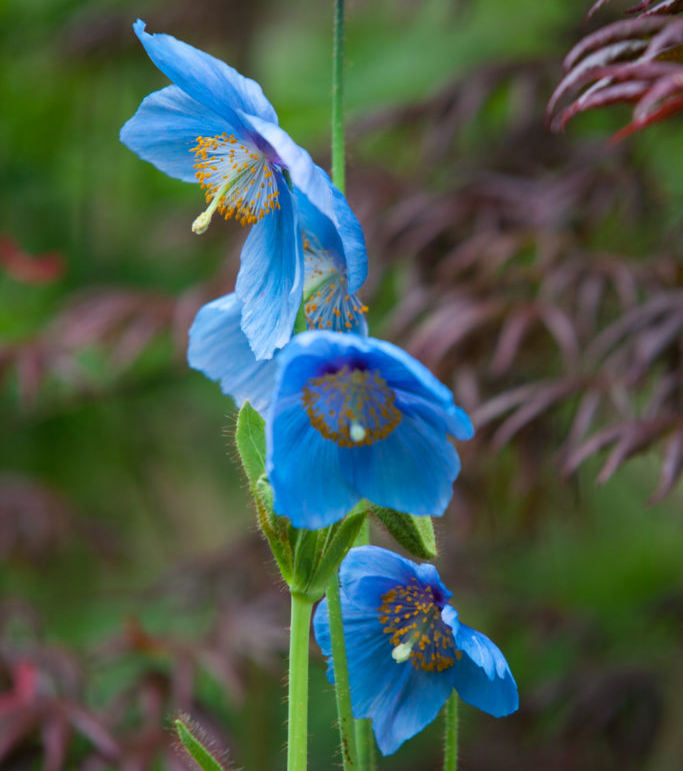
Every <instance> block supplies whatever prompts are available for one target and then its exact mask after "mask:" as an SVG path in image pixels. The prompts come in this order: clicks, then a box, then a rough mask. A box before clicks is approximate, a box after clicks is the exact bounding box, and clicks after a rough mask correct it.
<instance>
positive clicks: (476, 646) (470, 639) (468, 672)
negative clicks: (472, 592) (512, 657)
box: [452, 623, 519, 717]
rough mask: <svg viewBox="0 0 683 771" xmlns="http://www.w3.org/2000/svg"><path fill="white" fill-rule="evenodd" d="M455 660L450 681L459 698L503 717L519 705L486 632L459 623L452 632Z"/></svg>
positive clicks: (511, 681)
mask: <svg viewBox="0 0 683 771" xmlns="http://www.w3.org/2000/svg"><path fill="white" fill-rule="evenodd" d="M455 645H456V648H457V649H458V650H460V651H462V654H463V655H462V657H461V658H460V660H459V661H457V660H456V662H455V665H454V667H453V669H452V671H453V685H454V686H455V690H456V691H457V692H458V694H459V695H460V698H461V699H462V700H463V701H466V702H467V703H468V704H471V705H472V706H473V707H477V708H479V709H481V710H483V711H484V712H488V714H489V715H493V716H494V717H503V716H505V715H509V714H510V713H511V712H514V711H515V710H516V709H517V708H518V707H519V695H518V693H517V684H516V683H515V679H514V677H513V676H512V672H511V671H510V667H509V666H508V663H507V661H506V660H505V657H504V656H503V654H502V653H501V652H500V650H499V649H498V647H497V646H496V645H495V644H494V643H492V642H491V640H489V638H488V637H486V635H484V634H482V633H481V632H477V631H476V630H475V629H471V628H470V627H468V626H465V624H462V623H461V624H460V625H459V627H458V629H457V631H456V633H455Z"/></svg>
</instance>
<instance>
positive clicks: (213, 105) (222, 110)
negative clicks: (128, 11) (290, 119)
mask: <svg viewBox="0 0 683 771" xmlns="http://www.w3.org/2000/svg"><path fill="white" fill-rule="evenodd" d="M133 29H134V30H135V34H136V35H137V36H138V37H139V38H140V42H141V43H142V45H143V46H144V47H145V50H146V51H147V54H148V55H149V58H150V59H151V60H152V61H153V62H154V64H156V66H157V67H158V68H159V69H160V70H161V71H162V72H163V73H164V74H165V75H166V76H167V77H168V78H170V79H171V80H172V81H173V82H174V83H175V84H176V85H177V86H179V87H180V88H181V89H182V90H183V91H184V92H185V93H186V94H188V96H191V97H192V98H193V99H196V100H197V101H198V102H199V103H200V104H203V105H204V106H205V107H208V108H209V109H210V110H213V111H214V112H215V113H216V115H219V116H221V117H222V118H224V119H225V120H227V121H228V123H230V125H232V126H234V127H235V128H236V129H238V127H242V128H241V130H240V133H247V134H250V129H249V128H248V126H247V124H245V123H244V119H243V116H240V115H238V113H237V112H236V111H237V110H239V111H241V112H243V113H248V114H250V115H255V116H257V117H258V118H259V119H261V120H263V121H268V122H270V123H271V124H277V115H276V113H275V110H274V109H273V107H272V105H271V104H270V102H269V101H268V100H267V99H266V97H265V96H264V95H263V91H262V89H261V86H259V84H258V83H257V82H256V81H254V80H251V79H250V78H245V77H244V76H243V75H240V74H239V72H237V70H234V69H233V68H232V67H229V66H228V65H227V64H225V62H222V61H220V59H216V58H214V57H213V56H210V55H209V54H207V53H204V51H200V50H199V49H197V48H194V47H193V46H191V45H188V44H187V43H183V42H182V41H180V40H176V38H174V37H171V35H163V34H156V35H150V34H149V33H147V32H145V23H144V22H143V21H141V20H140V19H138V20H137V21H136V22H135V24H134V25H133ZM238 130H239V129H238Z"/></svg>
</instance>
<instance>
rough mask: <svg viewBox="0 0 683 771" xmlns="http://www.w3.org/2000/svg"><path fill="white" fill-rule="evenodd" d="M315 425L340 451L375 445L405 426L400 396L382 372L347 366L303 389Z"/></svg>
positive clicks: (309, 414)
mask: <svg viewBox="0 0 683 771" xmlns="http://www.w3.org/2000/svg"><path fill="white" fill-rule="evenodd" d="M301 401H302V403H303V406H304V409H305V410H306V414H307V415H308V419H309V420H310V421H311V425H312V426H313V427H314V428H315V429H317V430H318V431H320V433H321V434H322V435H323V436H324V437H325V438H326V439H332V441H334V442H335V443H336V444H338V445H339V446H340V447H358V446H361V445H368V444H374V442H377V441H379V440H380V439H384V438H386V437H387V436H388V435H389V434H390V433H391V432H392V431H393V430H394V429H395V428H396V426H397V425H398V424H399V423H400V422H401V417H402V416H401V413H400V411H399V410H397V409H396V407H394V402H395V401H396V396H395V394H394V392H393V391H392V389H391V388H389V386H388V385H387V384H386V381H385V380H384V379H383V378H382V377H381V375H380V374H379V370H365V369H356V368H352V367H350V366H349V365H348V364H345V365H344V366H343V367H342V368H341V369H339V370H337V371H336V372H331V373H328V374H326V375H321V376H319V377H315V378H311V379H310V380H309V381H308V382H307V383H306V385H305V386H304V388H303V389H302V394H301Z"/></svg>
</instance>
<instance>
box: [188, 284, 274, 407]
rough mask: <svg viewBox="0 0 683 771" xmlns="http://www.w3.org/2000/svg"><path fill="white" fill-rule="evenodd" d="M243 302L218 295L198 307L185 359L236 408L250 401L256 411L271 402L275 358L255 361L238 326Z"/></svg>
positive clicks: (232, 296)
mask: <svg viewBox="0 0 683 771" xmlns="http://www.w3.org/2000/svg"><path fill="white" fill-rule="evenodd" d="M241 313H242V304H241V303H240V301H239V300H238V299H237V296H236V295H235V294H229V295H226V296H225V297H220V298H219V299H217V300H214V301H213V302H210V303H208V304H207V305H205V306H204V307H203V308H201V309H200V310H199V313H197V316H196V318H195V320H194V323H193V324H192V327H191V328H190V344H189V346H188V351H187V360H188V362H189V364H190V366H191V367H193V368H194V369H197V370H199V371H200V372H203V373H204V374H205V375H206V376H207V377H208V378H210V379H211V380H218V381H220V384H221V390H222V391H223V393H224V394H227V395H228V396H232V397H233V399H234V400H235V402H236V403H237V406H238V407H241V406H242V404H243V402H245V401H247V400H248V401H249V403H250V404H251V406H252V407H253V408H254V409H256V410H258V411H259V412H264V411H265V410H266V408H267V407H268V404H269V403H270V398H271V395H272V392H273V389H274V387H275V374H276V371H277V363H276V360H275V359H274V358H273V359H263V360H257V359H256V358H255V356H254V354H253V353H252V350H251V348H250V347H249V343H248V341H247V338H246V337H245V335H244V333H243V332H242V329H241V327H240V315H241Z"/></svg>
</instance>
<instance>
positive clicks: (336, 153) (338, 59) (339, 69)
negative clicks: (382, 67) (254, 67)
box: [332, 0, 346, 193]
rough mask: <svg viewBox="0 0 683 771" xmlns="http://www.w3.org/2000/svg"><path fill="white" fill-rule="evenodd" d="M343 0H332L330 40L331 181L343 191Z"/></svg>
mask: <svg viewBox="0 0 683 771" xmlns="http://www.w3.org/2000/svg"><path fill="white" fill-rule="evenodd" d="M345 177H346V172H345V160H344V0H334V32H333V42H332V181H333V182H334V184H335V185H336V186H337V187H338V188H339V189H340V190H341V192H342V193H343V192H344V187H345V184H346V180H345Z"/></svg>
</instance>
